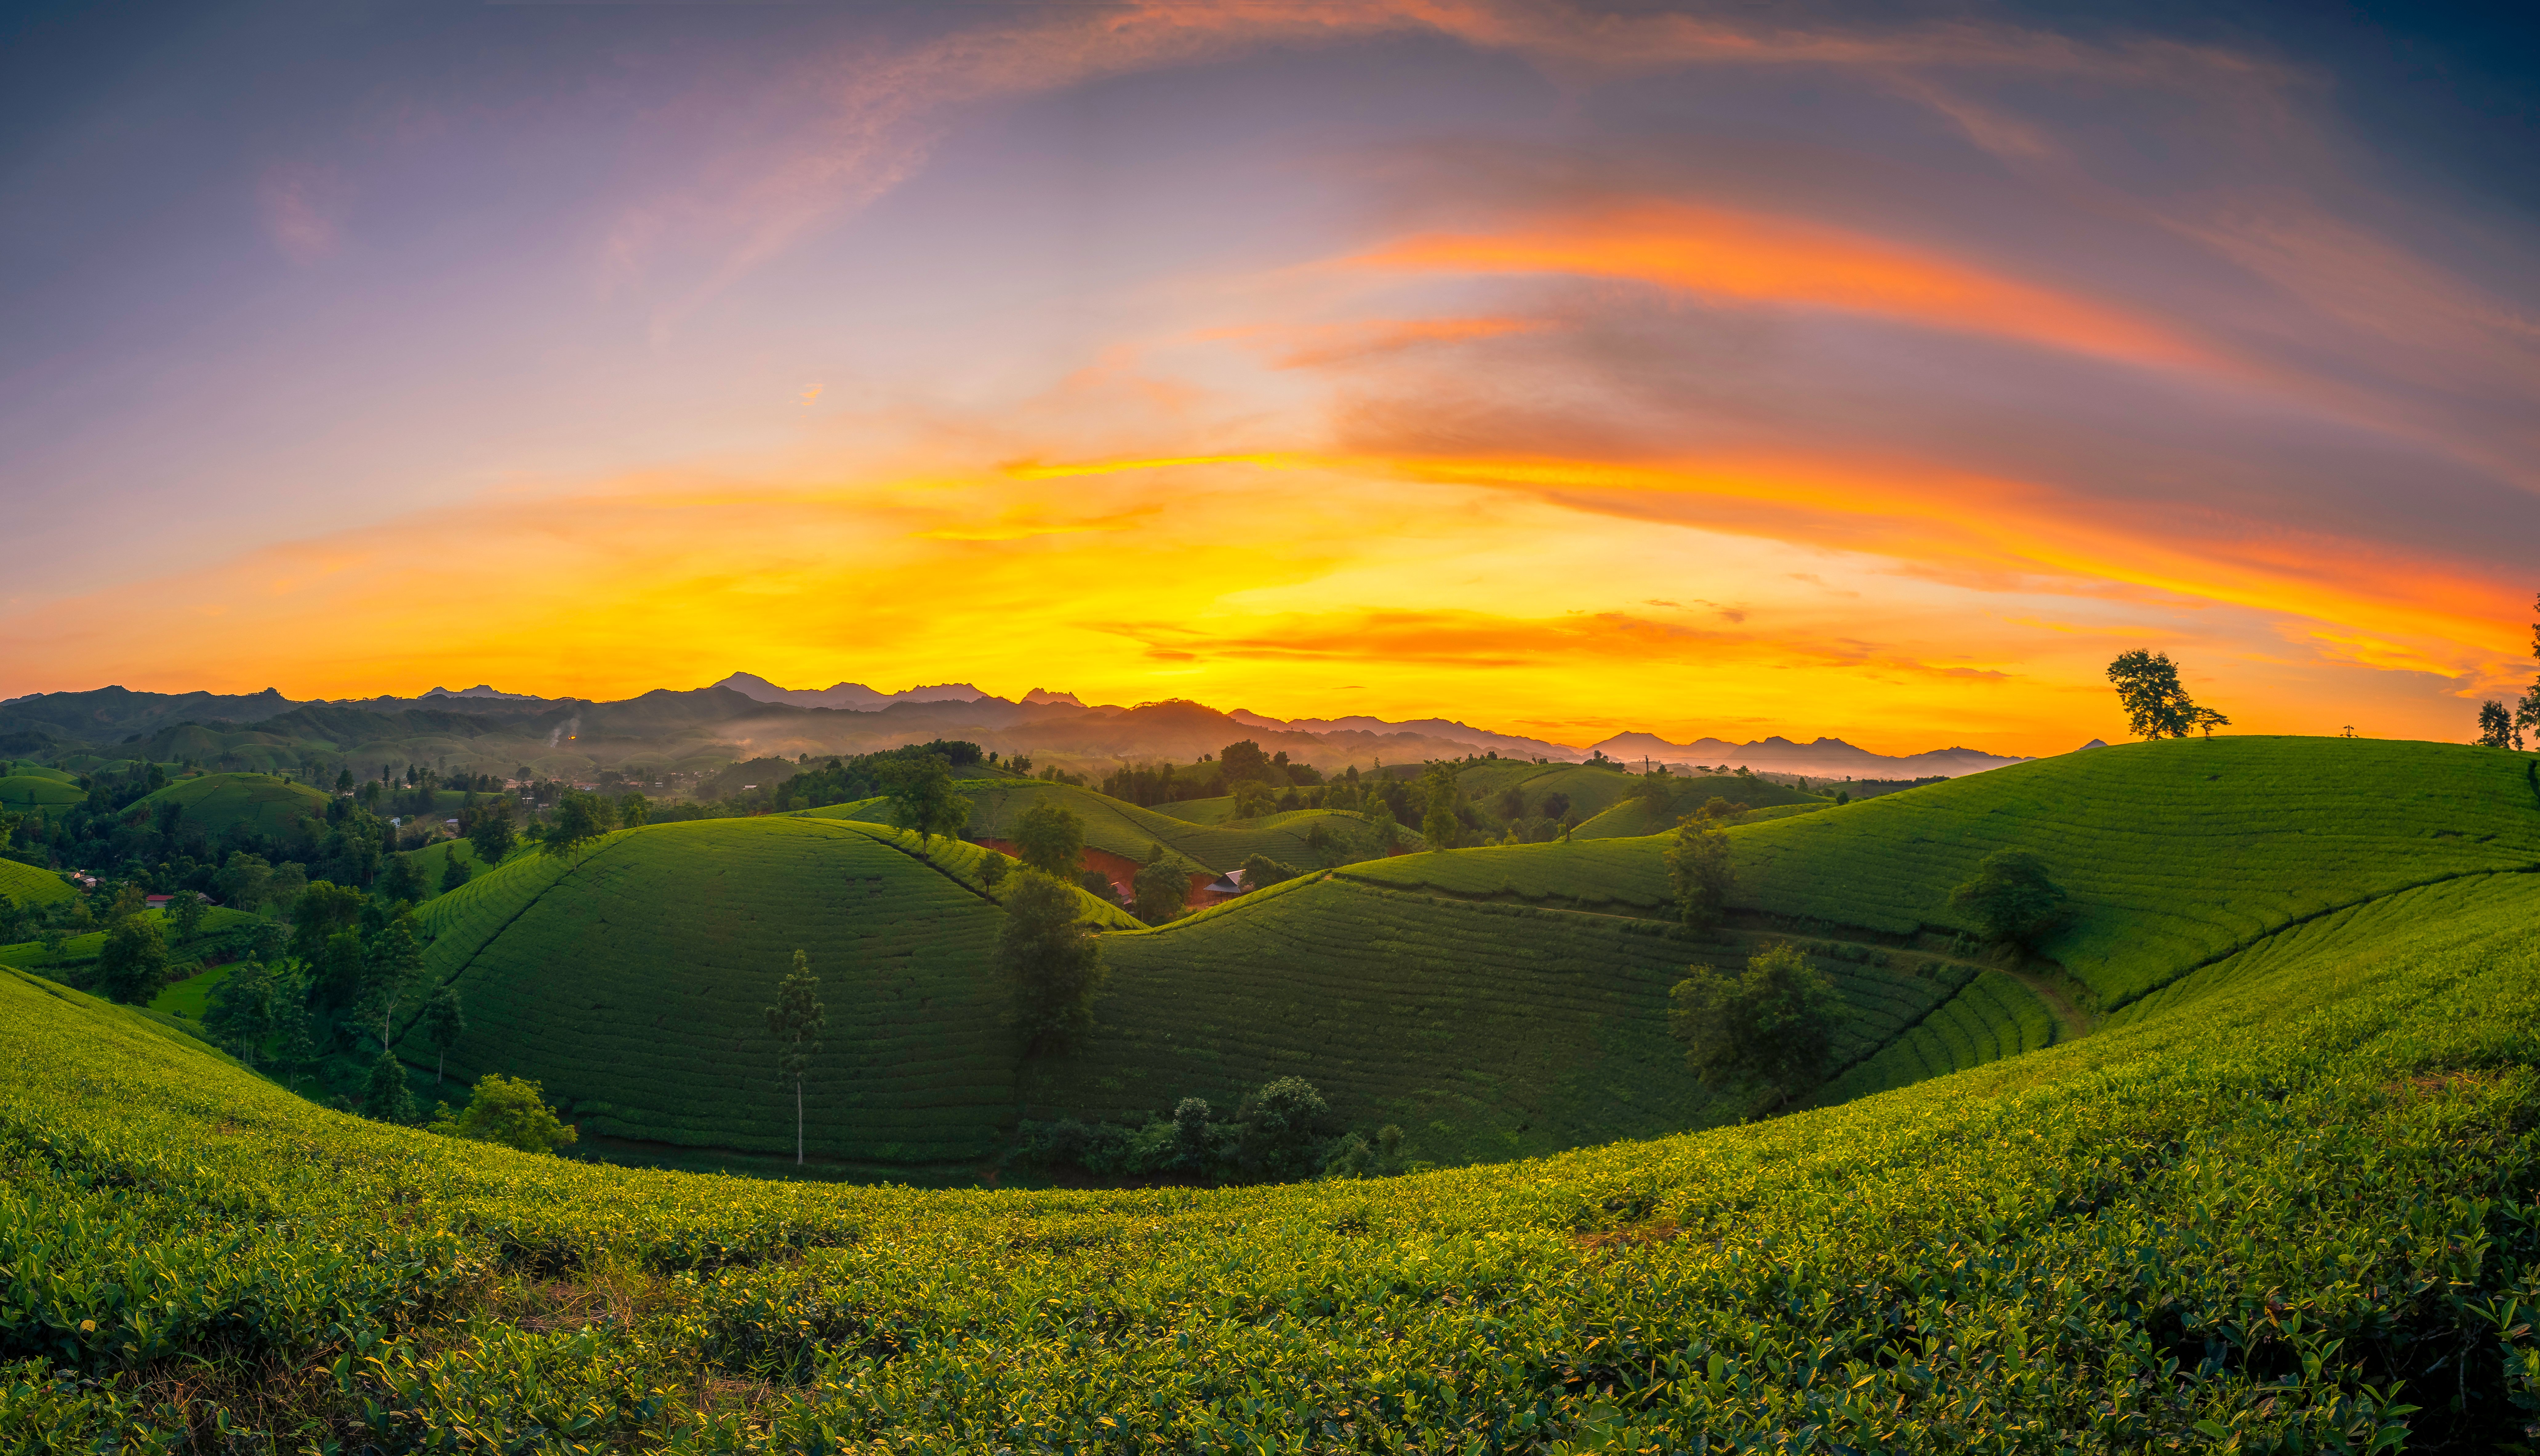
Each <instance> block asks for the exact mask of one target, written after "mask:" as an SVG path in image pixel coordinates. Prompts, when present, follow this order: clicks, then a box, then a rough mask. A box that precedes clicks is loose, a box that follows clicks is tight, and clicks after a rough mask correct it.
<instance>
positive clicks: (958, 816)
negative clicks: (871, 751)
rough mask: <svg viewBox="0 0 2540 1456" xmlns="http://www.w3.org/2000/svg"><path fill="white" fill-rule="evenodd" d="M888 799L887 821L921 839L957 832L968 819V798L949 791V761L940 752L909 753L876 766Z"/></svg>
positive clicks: (950, 762) (951, 779)
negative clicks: (888, 815)
mask: <svg viewBox="0 0 2540 1456" xmlns="http://www.w3.org/2000/svg"><path fill="white" fill-rule="evenodd" d="M874 777H875V778H877V779H879V780H881V782H882V793H883V795H885V796H886V797H888V798H889V799H890V822H892V823H893V824H896V825H898V826H899V827H900V828H902V829H906V830H908V831H910V832H912V833H914V834H915V835H916V836H917V837H918V839H919V840H920V841H925V840H929V839H932V838H934V837H935V836H936V835H938V834H953V833H957V832H958V831H959V830H960V828H961V826H962V825H964V824H966V823H968V822H969V820H970V800H968V799H966V798H963V797H961V796H960V795H957V794H955V793H953V764H952V761H951V760H950V759H947V758H946V757H945V756H944V755H943V754H941V753H912V754H909V755H907V756H905V757H901V758H890V759H884V760H883V761H882V763H880V764H878V765H876V766H875V769H874Z"/></svg>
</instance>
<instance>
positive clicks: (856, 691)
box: [712, 672, 987, 712]
mask: <svg viewBox="0 0 2540 1456" xmlns="http://www.w3.org/2000/svg"><path fill="white" fill-rule="evenodd" d="M712 686H714V687H720V688H730V689H731V690H732V691H734V692H737V693H739V694H741V696H742V697H744V698H755V699H757V700H758V701H759V702H761V703H784V704H788V705H790V706H792V707H796V708H842V709H847V710H850V711H854V712H870V711H872V710H874V709H876V708H887V707H889V706H890V705H891V704H893V703H975V702H977V701H979V700H980V699H981V698H984V697H986V696H987V694H986V693H984V692H981V691H980V690H979V689H978V688H976V687H973V686H971V685H970V684H969V683H966V682H941V683H936V684H934V685H932V686H926V685H920V686H918V687H913V688H909V689H907V690H906V691H903V692H896V693H884V692H877V691H875V690H874V689H872V688H870V687H867V686H865V685H864V684H863V683H861V682H839V683H832V684H830V685H829V686H827V687H824V688H787V687H778V686H777V685H776V684H774V683H772V682H769V681H768V680H767V679H766V678H764V677H761V676H759V675H758V674H757V673H755V672H736V673H734V674H732V675H731V676H730V677H727V678H725V679H724V680H723V681H721V682H718V683H714V684H712Z"/></svg>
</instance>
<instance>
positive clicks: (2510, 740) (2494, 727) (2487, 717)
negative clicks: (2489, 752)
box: [2476, 699, 2522, 748]
mask: <svg viewBox="0 0 2540 1456" xmlns="http://www.w3.org/2000/svg"><path fill="white" fill-rule="evenodd" d="M2476 741H2477V743H2478V744H2479V746H2481V747H2483V748H2519V747H2521V746H2522V732H2521V730H2520V729H2519V728H2515V727H2514V726H2513V715H2512V714H2510V713H2507V712H2505V705H2504V704H2503V703H2499V702H2496V701H2495V700H2493V699H2490V700H2489V701H2487V702H2484V703H2481V704H2479V705H2478V737H2477V739H2476Z"/></svg>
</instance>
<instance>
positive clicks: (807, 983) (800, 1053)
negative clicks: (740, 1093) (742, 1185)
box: [767, 950, 829, 1168]
mask: <svg viewBox="0 0 2540 1456" xmlns="http://www.w3.org/2000/svg"><path fill="white" fill-rule="evenodd" d="M819 997H820V978H819V977H817V976H814V975H812V974H811V957H810V956H808V955H805V954H804V953H803V952H802V951H800V950H797V951H795V952H794V969H793V971H792V972H791V973H790V974H788V975H787V976H786V977H785V979H784V980H783V981H782V982H779V983H778V984H777V987H776V1005H772V1006H769V1007H768V1008H767V1034H768V1035H769V1036H772V1037H774V1038H775V1039H776V1072H777V1075H778V1077H779V1078H780V1079H783V1078H790V1079H791V1080H792V1081H793V1083H794V1166H796V1167H798V1168H799V1167H801V1166H802V1165H803V1083H804V1081H805V1080H806V1079H807V1078H809V1077H810V1076H811V1059H812V1058H813V1057H815V1056H817V1055H819V1051H820V1033H821V1032H823V1031H826V1030H828V1029H829V1018H828V1013H827V1012H826V1011H825V1010H823V1009H822V1007H821V1005H820V1001H819Z"/></svg>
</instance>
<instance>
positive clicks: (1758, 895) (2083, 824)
mask: <svg viewBox="0 0 2540 1456" xmlns="http://www.w3.org/2000/svg"><path fill="white" fill-rule="evenodd" d="M2532 768H2533V761H2532V760H2531V759H2530V758H2528V757H2525V756H2521V755H2516V754H2511V753H2505V752H2500V751H2497V750H2494V749H2484V748H2468V747H2455V746H2451V745H2447V744H2440V743H2400V742H2379V741H2374V740H2370V739H2319V738H2306V739H2305V738H2262V737H2250V738H2216V739H2214V740H2212V741H2210V742H2209V741H2203V740H2179V741H2171V742H2162V743H2141V744H2135V745H2132V746H2129V747H2122V748H2102V749H2093V750H2091V751H2089V752H2086V753H2078V754H2067V755H2065V756H2063V757H2061V758H2052V759H2045V760H2041V761H2038V762H2035V763H2024V764H2014V765H2012V766H2011V767H2009V768H2004V769H1996V770H1994V771H1993V772H1990V773H1985V774H1978V775H1975V776H1973V777H1970V778H1964V779H1958V780H1954V781H1952V782H1950V783H1947V784H1940V785H1932V786H1928V787H1926V788H1922V789H1916V790H1912V791H1909V792H1906V793H1901V794H1892V795H1886V796H1883V797H1877V798H1872V799H1869V800H1866V801H1864V802H1861V803H1855V804H1851V805H1848V806H1846V807H1843V808H1840V809H1833V810H1828V811H1825V812H1822V813H1815V814H1806V815H1801V816H1799V817H1797V818H1793V819H1786V820H1781V821H1778V822H1773V823H1767V824H1759V825H1756V826H1754V827H1752V828H1747V829H1740V830H1736V831H1732V833H1731V836H1730V837H1731V841H1732V843H1733V844H1734V845H1735V849H1736V864H1737V873H1738V897H1737V900H1736V902H1735V903H1738V904H1740V905H1744V906H1751V907H1754V908H1758V909H1764V910H1770V911H1772V912H1775V913H1777V914H1783V915H1795V916H1807V917H1813V918H1816V919H1821V920H1826V921H1831V922H1834V923H1837V924H1842V925H1853V926H1862V927H1866V928H1869V929H1871V930H1876V931H1882V932H1888V933H1893V934H1903V933H1910V932H1912V931H1914V930H1916V929H1918V928H1921V927H1925V926H1937V927H1940V928H1944V929H1971V927H1970V926H1969V924H1968V922H1967V921H1966V920H1965V919H1964V918H1963V916H1962V915H1961V914H1960V913H1959V912H1956V911H1953V910H1951V909H1950V908H1949V906H1948V903H1947V902H1948V895H1949V891H1950V889H1951V888H1952V887H1953V886H1955V885H1958V884H1960V883H1963V882H1965V881H1966V880H1967V879H1969V878H1971V877H1973V875H1974V872H1975V867H1976V863H1977V862H1978V861H1980V860H1982V859H1983V858H1984V857H1985V856H1986V855H1987V854H1990V853H1991V852H1993V851H1994V850H1997V849H2002V848H2018V849H2025V850H2030V851H2033V852H2035V853H2036V854H2038V855H2039V856H2041V857H2043V858H2044V859H2045V861H2046V862H2047V865H2048V866H2049V867H2050V869H2051V872H2052V873H2053V875H2054V877H2055V878H2056V880H2057V881H2058V882H2059V883H2061V884H2062V885H2064V886H2065V888H2066V889H2067V890H2069V891H2070V892H2071V894H2072V896H2073V902H2074V908H2075V910H2076V916H2075V919H2074V921H2073V924H2072V925H2071V926H2070V927H2069V928H2068V929H2066V930H2064V931H2062V932H2061V933H2059V934H2057V935H2055V936H2052V937H2051V938H2050V939H2048V940H2047V941H2046V942H2045V944H2044V946H2043V947H2042V948H2043V949H2044V951H2045V952H2046V953H2047V954H2048V955H2050V956H2052V957H2053V958H2054V959H2056V960H2057V961H2059V962H2061V963H2062V964H2063V965H2064V966H2065V968H2066V969H2068V970H2070V971H2071V972H2072V973H2073V974H2074V975H2075V976H2077V977H2079V978H2080V979H2081V981H2082V982H2083V984H2085V985H2086V986H2088V987H2089V988H2090V990H2091V991H2092V992H2094V993H2095V994H2096V995H2097V996H2098V997H2099V999H2100V1002H2101V1005H2103V1006H2105V1007H2109V1008H2113V1007H2116V1006H2119V1005H2124V1004H2125V1003H2126V1002H2128V1001H2130V1000H2132V999H2134V998H2135V997H2138V996H2141V995H2143V994H2144V993H2145V992H2147V991H2150V990H2152V988H2153V987H2156V986H2158V985H2160V984H2162V983H2163V982H2165V981H2167V980H2169V979H2171V978H2173V977H2175V976H2177V975H2179V974H2180V973H2181V972H2183V971H2185V970H2187V969H2188V968H2190V967H2193V966H2196V965H2198V964H2201V963H2203V962H2205V961H2207V960H2209V959H2212V958H2214V957H2216V956H2220V955H2223V954H2225V953H2227V952H2229V951H2231V950H2232V949H2234V948H2235V947H2238V946H2241V945H2245V944H2248V943H2251V942H2253V941H2254V940H2256V939H2257V938H2258V937H2260V936H2265V935H2267V934H2269V933H2271V932H2273V931H2277V930H2281V929H2283V928H2284V927H2285V926H2287V925H2290V924H2293V922H2295V921H2298V920H2301V919H2303V918H2305V917H2308V916H2312V915H2317V914H2320V913H2322V912H2325V911H2327V910H2330V909H2333V908H2335V907H2337V906H2340V905H2347V904H2352V903H2355V902H2357V901H2360V900H2365V899H2370V898H2373V897H2376V896H2380V895H2386V894H2389V893H2391V892H2393V891H2396V890H2399V889H2403V888H2406V887H2407V886H2410V885H2414V884H2422V883H2425V882H2428V881H2431V880H2436V879H2441V878H2445V877H2448V876H2450V875H2455V874H2463V873H2472V872H2477V871H2481V870H2492V869H2505V868H2525V867H2540V791H2535V788H2534V778H2533V773H2532Z"/></svg>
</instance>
